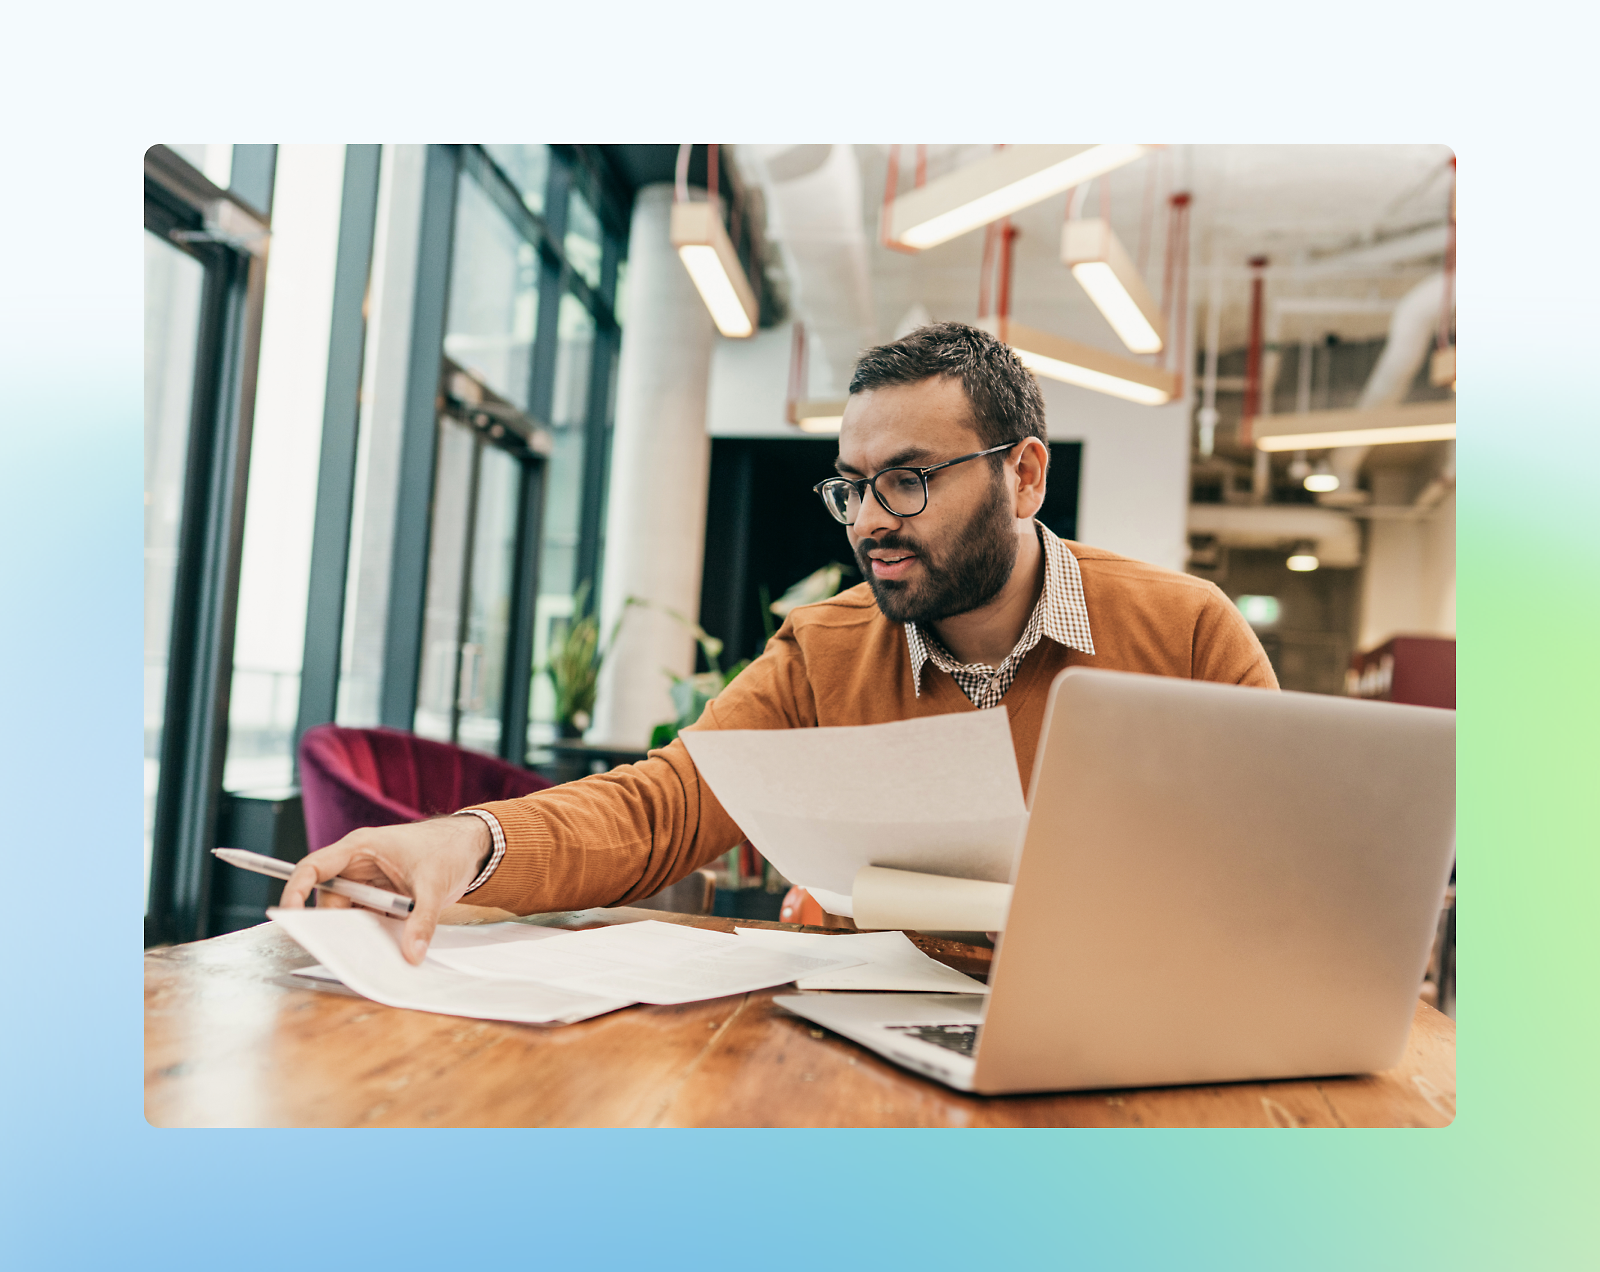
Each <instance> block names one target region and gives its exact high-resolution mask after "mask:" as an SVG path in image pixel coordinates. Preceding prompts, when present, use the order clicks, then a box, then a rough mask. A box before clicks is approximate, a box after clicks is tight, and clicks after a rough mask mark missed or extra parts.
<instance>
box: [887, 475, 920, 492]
mask: <svg viewBox="0 0 1600 1272" xmlns="http://www.w3.org/2000/svg"><path fill="white" fill-rule="evenodd" d="M890 482H891V486H890V489H892V490H893V491H894V493H895V494H897V495H909V494H911V493H913V492H917V491H921V489H922V477H921V476H920V475H919V474H917V473H913V472H910V471H907V470H904V469H902V470H901V471H899V472H896V473H893V474H891V475H890Z"/></svg>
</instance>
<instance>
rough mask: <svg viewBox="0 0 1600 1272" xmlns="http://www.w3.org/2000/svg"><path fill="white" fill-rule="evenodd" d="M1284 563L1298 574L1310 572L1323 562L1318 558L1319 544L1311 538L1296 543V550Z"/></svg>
mask: <svg viewBox="0 0 1600 1272" xmlns="http://www.w3.org/2000/svg"><path fill="white" fill-rule="evenodd" d="M1284 564H1285V565H1286V566H1288V567H1289V568H1290V569H1291V570H1293V571H1294V572H1295V573H1296V574H1309V573H1310V572H1311V571H1312V570H1315V569H1316V568H1317V567H1318V566H1320V565H1321V564H1322V562H1321V561H1319V560H1317V545H1316V544H1314V543H1312V542H1311V541H1310V540H1309V539H1306V540H1302V541H1301V542H1299V543H1297V544H1295V546H1294V551H1293V552H1291V553H1290V554H1289V559H1288V560H1287V561H1285V562H1284Z"/></svg>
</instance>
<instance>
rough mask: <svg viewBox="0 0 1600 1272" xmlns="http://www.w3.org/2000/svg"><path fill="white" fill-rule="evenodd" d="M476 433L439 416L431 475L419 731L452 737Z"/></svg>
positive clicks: (474, 471)
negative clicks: (426, 596)
mask: <svg viewBox="0 0 1600 1272" xmlns="http://www.w3.org/2000/svg"><path fill="white" fill-rule="evenodd" d="M477 449H478V445H477V439H476V438H475V437H474V436H473V433H472V430H471V429H470V428H468V427H467V426H466V425H465V424H460V423H457V422H456V421H455V420H453V419H451V418H449V417H448V416H446V417H444V418H442V419H441V420H440V421H439V450H438V457H437V459H436V460H435V467H434V475H433V528H432V532H431V534H430V536H429V541H428V599H427V606H426V608H425V609H424V611H423V617H422V667H421V669H420V672H419V676H418V680H417V721H416V731H417V732H418V733H420V734H422V736H423V737H427V738H439V739H440V740H442V741H446V742H453V741H454V740H455V736H456V724H457V717H456V710H457V708H456V703H457V701H458V693H457V689H458V685H459V683H460V675H461V645H462V640H461V637H462V631H461V628H462V601H463V599H464V593H465V589H466V585H467V570H468V568H469V566H470V564H471V563H470V561H469V560H468V557H467V553H468V551H469V549H470V547H471V545H472V537H471V534H470V530H471V524H470V518H471V515H472V494H473V491H472V487H473V483H474V481H475V480H476V476H477V473H476V469H477Z"/></svg>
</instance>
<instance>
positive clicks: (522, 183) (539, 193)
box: [484, 146, 550, 216]
mask: <svg viewBox="0 0 1600 1272" xmlns="http://www.w3.org/2000/svg"><path fill="white" fill-rule="evenodd" d="M484 150H485V151H486V152H487V153H488V155H489V158H491V159H493V160H494V161H495V163H496V164H497V165H499V168H500V171H501V172H503V173H505V174H506V176H507V177H508V178H509V179H510V181H511V184H512V185H513V186H515V187H516V189H517V193H518V194H520V195H521V196H522V202H523V203H524V204H525V205H526V206H527V208H528V210H529V211H530V212H532V213H534V214H535V215H538V216H542V215H544V196H545V187H546V186H547V185H549V184H550V147H549V146H485V147H484Z"/></svg>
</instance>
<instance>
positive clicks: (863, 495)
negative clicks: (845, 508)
mask: <svg viewBox="0 0 1600 1272" xmlns="http://www.w3.org/2000/svg"><path fill="white" fill-rule="evenodd" d="M1027 440H1028V439H1027V438H1026V437H1019V438H1017V440H1016V441H1014V442H1001V443H1000V445H998V446H991V447H989V449H988V450H981V451H973V452H972V454H970V455H961V456H958V457H957V458H955V459H947V460H945V461H944V463H942V464H934V465H932V466H931V467H928V468H912V467H910V466H909V465H897V466H896V467H894V468H885V469H884V470H883V471H882V472H878V473H874V474H873V475H872V476H871V477H861V478H858V479H857V480H855V481H852V480H851V479H850V478H848V477H825V478H823V479H822V480H821V481H819V482H818V483H817V484H816V485H815V486H813V487H812V488H811V489H812V490H813V491H814V492H815V493H816V496H817V498H819V499H821V500H822V506H823V507H824V508H826V509H827V510H828V515H829V516H831V517H832V518H833V519H834V520H835V521H837V522H838V523H839V524H840V525H843V526H850V525H854V524H855V522H853V521H846V520H845V519H844V518H843V517H841V516H840V515H839V514H838V513H837V512H835V511H834V509H833V505H832V504H831V503H829V502H828V496H827V494H826V493H825V489H826V488H827V487H829V486H833V487H838V486H849V487H851V488H852V489H854V491H855V492H856V501H857V502H858V503H860V504H865V503H866V499H867V487H868V486H871V487H872V497H873V498H874V499H876V500H877V501H878V506H879V507H880V508H882V509H883V510H884V511H885V512H887V513H888V514H889V515H890V516H891V517H918V516H921V515H922V514H923V513H925V512H926V511H927V510H928V477H929V475H930V474H932V473H936V472H938V471H939V470H940V469H941V468H953V467H955V466H956V465H957V464H964V463H966V462H967V461H968V460H969V459H982V458H983V457H984V456H985V455H998V454H999V453H1000V452H1001V451H1008V450H1011V449H1012V448H1013V447H1016V446H1021V445H1022V443H1023V442H1025V441H1027ZM886 473H916V475H917V476H918V478H920V479H921V481H922V507H920V508H918V509H917V510H916V512H897V511H895V510H894V509H893V508H891V507H890V506H889V504H888V502H887V501H886V500H885V499H884V497H883V496H882V495H881V494H879V493H878V479H879V478H880V477H883V476H884V475H885V474H886ZM860 515H861V513H860V511H859V510H858V511H857V512H856V516H858V517H859V516H860Z"/></svg>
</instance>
